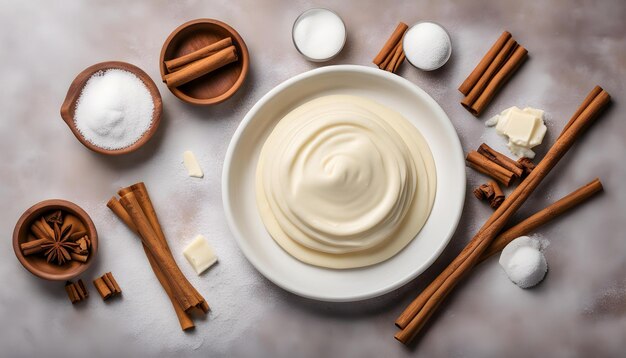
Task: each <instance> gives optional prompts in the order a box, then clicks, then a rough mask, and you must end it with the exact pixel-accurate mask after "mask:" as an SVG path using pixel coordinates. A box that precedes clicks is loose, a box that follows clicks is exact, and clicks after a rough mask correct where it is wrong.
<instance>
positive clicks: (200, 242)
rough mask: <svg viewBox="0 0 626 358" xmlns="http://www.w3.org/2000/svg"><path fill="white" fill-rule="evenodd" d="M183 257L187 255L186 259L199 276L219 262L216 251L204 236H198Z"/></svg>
mask: <svg viewBox="0 0 626 358" xmlns="http://www.w3.org/2000/svg"><path fill="white" fill-rule="evenodd" d="M183 255H185V258H186V259H187V261H189V263H190V264H191V267H193V269H194V270H195V271H196V273H197V274H198V275H199V274H201V273H203V272H204V271H205V270H206V269H208V268H209V267H211V266H213V264H214V263H216V262H217V256H216V255H215V251H214V250H213V248H212V247H211V245H209V243H208V241H207V240H206V239H205V238H204V236H202V235H198V236H196V238H195V239H193V241H192V242H191V243H189V245H187V247H185V250H183Z"/></svg>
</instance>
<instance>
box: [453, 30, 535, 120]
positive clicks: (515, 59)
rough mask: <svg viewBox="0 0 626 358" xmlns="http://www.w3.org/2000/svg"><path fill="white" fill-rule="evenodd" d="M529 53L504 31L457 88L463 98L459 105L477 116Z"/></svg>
mask: <svg viewBox="0 0 626 358" xmlns="http://www.w3.org/2000/svg"><path fill="white" fill-rule="evenodd" d="M527 54H528V51H527V50H526V49H525V48H524V47H523V46H522V45H520V44H518V43H517V41H515V40H514V39H513V37H512V36H511V33H510V32H508V31H504V32H503V33H502V35H500V37H499V38H498V40H497V41H496V42H495V43H494V44H493V46H491V48H490V49H489V51H488V52H487V54H485V56H484V57H483V59H482V60H480V62H479V63H478V65H477V66H476V68H474V70H473V71H472V73H470V75H469V76H468V77H467V78H466V79H465V81H463V83H462V84H461V86H459V91H460V92H461V93H463V95H464V96H465V98H463V100H462V101H461V105H462V106H463V107H465V109H467V110H468V111H469V112H470V113H471V114H473V115H474V116H477V117H478V116H480V114H481V113H482V112H483V110H484V109H485V107H487V105H488V104H489V102H491V99H492V98H493V97H494V96H495V94H496V92H497V91H498V90H499V89H500V88H501V87H502V85H504V83H506V81H507V80H508V79H509V78H510V77H511V75H512V74H513V73H515V71H516V70H517V69H518V68H519V66H520V65H521V64H522V62H524V60H525V59H526V57H527Z"/></svg>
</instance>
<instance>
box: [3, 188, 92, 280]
mask: <svg viewBox="0 0 626 358" xmlns="http://www.w3.org/2000/svg"><path fill="white" fill-rule="evenodd" d="M13 250H14V251H15V256H16V257H17V259H18V260H19V261H20V263H21V264H22V266H24V268H25V269H27V270H28V271H30V272H31V273H32V274H33V275H35V276H37V277H40V278H43V279H46V280H53V281H65V280H71V279H73V278H75V277H76V276H78V275H80V274H81V273H83V272H84V271H85V270H87V268H89V266H90V265H91V264H92V262H93V261H94V258H95V256H96V253H97V252H98V233H97V231H96V227H95V225H94V223H93V221H92V220H91V218H90V217H89V215H87V213H86V212H85V211H84V210H83V209H82V208H81V207H79V206H78V205H76V204H74V203H72V202H69V201H66V200H60V199H52V200H45V201H42V202H39V203H37V204H35V205H33V206H32V207H30V208H29V209H28V210H26V211H25V212H24V213H23V214H22V216H21V217H20V218H19V220H18V221H17V224H15V229H14V230H13Z"/></svg>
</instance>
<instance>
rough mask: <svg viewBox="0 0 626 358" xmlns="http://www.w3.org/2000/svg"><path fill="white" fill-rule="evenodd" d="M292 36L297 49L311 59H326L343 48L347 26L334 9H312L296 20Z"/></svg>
mask: <svg viewBox="0 0 626 358" xmlns="http://www.w3.org/2000/svg"><path fill="white" fill-rule="evenodd" d="M292 36H293V41H294V43H295V45H296V47H297V49H298V50H299V51H300V52H301V53H302V54H303V55H304V56H306V57H307V58H308V59H309V60H312V61H326V60H329V59H331V58H333V57H334V56H335V55H337V54H338V53H339V51H341V49H342V48H343V45H344V42H345V40H346V27H345V25H344V23H343V20H341V18H340V17H339V15H337V14H335V13H334V12H332V11H330V10H327V9H310V10H307V11H305V12H304V13H302V15H300V17H298V19H297V20H296V23H295V24H294V26H293V35H292Z"/></svg>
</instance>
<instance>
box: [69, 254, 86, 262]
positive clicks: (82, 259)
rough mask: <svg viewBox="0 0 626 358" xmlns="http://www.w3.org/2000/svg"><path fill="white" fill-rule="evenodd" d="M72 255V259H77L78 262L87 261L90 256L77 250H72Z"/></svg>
mask: <svg viewBox="0 0 626 358" xmlns="http://www.w3.org/2000/svg"><path fill="white" fill-rule="evenodd" d="M70 257H71V258H72V260H76V261H78V262H87V259H88V258H89V256H88V255H81V254H77V253H75V252H70Z"/></svg>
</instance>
